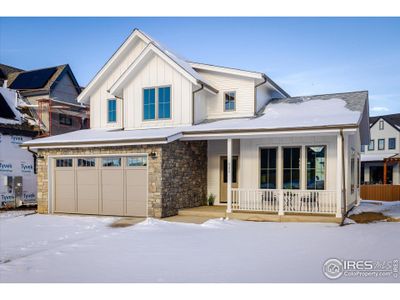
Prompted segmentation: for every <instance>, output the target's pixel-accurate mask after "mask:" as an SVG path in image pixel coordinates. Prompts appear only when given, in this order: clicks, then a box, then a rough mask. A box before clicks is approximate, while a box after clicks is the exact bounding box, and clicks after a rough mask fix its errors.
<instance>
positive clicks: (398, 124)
mask: <svg viewBox="0 0 400 300" xmlns="http://www.w3.org/2000/svg"><path fill="white" fill-rule="evenodd" d="M381 119H382V120H384V121H386V123H388V124H389V125H390V126H392V127H393V128H394V129H396V130H397V131H400V114H391V115H384V116H375V117H370V118H369V121H370V128H372V126H374V125H375V124H376V123H377V122H378V121H379V120H381Z"/></svg>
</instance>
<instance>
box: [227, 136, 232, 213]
mask: <svg viewBox="0 0 400 300" xmlns="http://www.w3.org/2000/svg"><path fill="white" fill-rule="evenodd" d="M226 142H227V148H228V149H227V171H228V187H227V197H228V199H227V200H228V201H227V202H228V206H227V208H226V212H227V213H231V212H232V139H231V138H229V139H227V141H226Z"/></svg>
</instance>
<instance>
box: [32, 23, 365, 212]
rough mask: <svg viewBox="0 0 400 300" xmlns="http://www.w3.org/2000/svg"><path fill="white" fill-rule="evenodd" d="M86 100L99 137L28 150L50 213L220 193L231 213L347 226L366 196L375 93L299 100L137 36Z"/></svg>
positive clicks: (81, 136) (253, 75)
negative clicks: (364, 166)
mask: <svg viewBox="0 0 400 300" xmlns="http://www.w3.org/2000/svg"><path fill="white" fill-rule="evenodd" d="M210 51H212V47H211V48H210ZM249 55H251V53H249ZM266 59H267V58H266ZM78 100H79V101H80V102H81V103H83V104H89V103H90V115H91V119H90V122H91V124H90V127H91V128H90V129H88V130H81V131H79V132H74V133H68V134H63V135H59V136H55V137H49V138H44V139H38V140H34V141H32V142H27V143H24V147H29V148H30V150H34V151H37V152H38V157H39V158H38V172H39V180H38V191H39V192H38V200H39V201H38V203H39V208H38V209H39V212H42V213H53V212H62V213H83V214H100V215H124V216H156V217H165V216H171V215H175V214H177V212H178V210H179V209H181V208H187V207H196V206H200V205H204V203H205V200H206V198H207V196H208V195H210V194H213V195H215V197H216V203H215V204H216V205H220V206H224V207H226V212H227V213H228V214H235V213H237V212H241V213H243V212H244V213H246V212H248V213H265V214H275V215H277V216H284V215H289V214H291V215H293V214H310V215H319V216H320V215H321V214H323V215H327V216H332V217H333V218H335V217H336V218H338V219H339V218H341V217H342V216H343V214H344V213H345V212H346V211H347V210H348V209H349V208H351V207H352V206H353V205H354V204H356V203H357V201H358V199H359V196H358V183H359V165H360V147H361V145H367V144H368V143H369V123H368V117H369V112H368V93H367V92H365V91H362V92H350V93H337V94H330V95H315V96H305V97H290V96H289V95H288V93H287V92H285V91H284V90H283V89H282V88H281V87H279V86H278V85H277V84H276V83H275V82H274V81H273V80H271V78H269V77H268V76H267V75H265V74H264V73H261V72H254V71H246V70H239V69H234V68H228V67H221V66H215V65H209V64H205V63H197V62H190V61H185V60H183V59H181V58H179V57H178V56H176V55H175V54H173V53H172V52H171V51H170V50H168V49H166V48H165V47H163V46H161V45H160V44H159V43H158V42H156V41H155V40H154V39H152V38H150V37H149V36H148V35H146V34H144V33H143V32H141V31H140V30H137V29H135V30H134V31H133V33H132V34H131V35H130V36H129V37H128V38H127V39H126V40H125V42H124V43H123V44H122V45H121V46H120V47H119V48H118V50H117V51H116V52H115V53H114V55H113V56H112V57H111V58H110V59H109V60H108V61H107V62H106V63H105V65H104V66H103V67H102V68H101V69H100V70H99V72H98V73H97V74H96V76H95V77H94V78H93V80H92V81H91V82H90V83H89V85H88V86H87V88H85V90H84V91H83V92H82V93H81V94H80V95H79V97H78Z"/></svg>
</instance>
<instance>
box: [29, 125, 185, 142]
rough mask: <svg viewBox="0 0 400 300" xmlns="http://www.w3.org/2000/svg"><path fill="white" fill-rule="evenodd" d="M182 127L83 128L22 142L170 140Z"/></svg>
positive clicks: (177, 136)
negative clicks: (133, 128) (134, 128)
mask: <svg viewBox="0 0 400 300" xmlns="http://www.w3.org/2000/svg"><path fill="white" fill-rule="evenodd" d="M181 132H182V127H169V128H151V129H150V128H149V129H137V130H118V129H83V130H78V131H73V132H68V133H65V134H59V135H55V136H50V137H45V138H39V139H34V140H31V141H28V142H26V143H24V145H26V146H30V145H33V144H34V145H36V144H43V145H47V144H48V145H51V144H68V143H93V142H105V143H106V142H121V141H134V140H140V141H144V142H145V141H146V140H148V141H154V140H162V139H165V140H166V141H168V142H171V141H173V140H175V139H177V138H179V134H180V133H181Z"/></svg>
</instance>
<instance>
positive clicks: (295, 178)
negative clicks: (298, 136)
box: [283, 147, 300, 190]
mask: <svg viewBox="0 0 400 300" xmlns="http://www.w3.org/2000/svg"><path fill="white" fill-rule="evenodd" d="M283 188H284V189H296V190H297V189H300V148H299V147H293V148H283Z"/></svg>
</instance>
